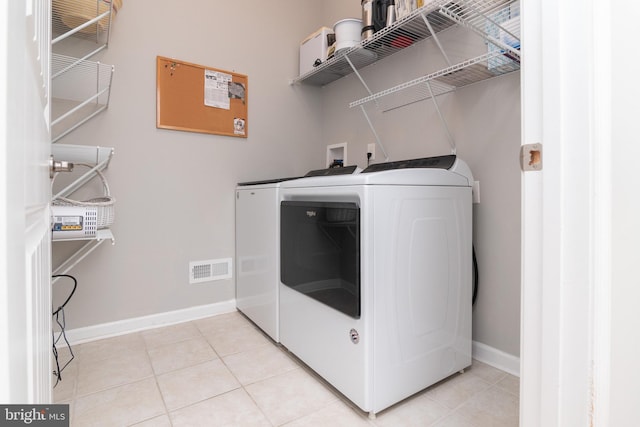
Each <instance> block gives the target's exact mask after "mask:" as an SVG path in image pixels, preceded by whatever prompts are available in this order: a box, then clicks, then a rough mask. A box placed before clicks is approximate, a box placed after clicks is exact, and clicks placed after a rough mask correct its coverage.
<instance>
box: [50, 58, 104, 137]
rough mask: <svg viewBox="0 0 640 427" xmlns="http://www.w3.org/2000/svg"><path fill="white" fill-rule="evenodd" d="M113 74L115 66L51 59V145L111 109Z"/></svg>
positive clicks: (77, 60) (76, 60)
mask: <svg viewBox="0 0 640 427" xmlns="http://www.w3.org/2000/svg"><path fill="white" fill-rule="evenodd" d="M113 71H114V67H113V66H112V65H108V64H103V63H100V62H93V61H88V60H82V59H78V58H73V57H69V56H64V55H58V54H54V55H52V59H51V74H52V78H51V80H52V85H51V96H52V103H51V136H52V142H56V141H58V140H59V139H60V138H62V137H63V136H65V135H66V134H68V133H69V132H71V131H72V130H74V129H75V128H77V127H78V126H80V125H81V124H83V123H84V122H86V121H87V120H89V119H90V118H92V117H94V116H95V115H96V114H98V113H100V112H101V111H103V110H105V109H106V108H107V107H108V106H109V96H110V91H111V81H112V78H113Z"/></svg>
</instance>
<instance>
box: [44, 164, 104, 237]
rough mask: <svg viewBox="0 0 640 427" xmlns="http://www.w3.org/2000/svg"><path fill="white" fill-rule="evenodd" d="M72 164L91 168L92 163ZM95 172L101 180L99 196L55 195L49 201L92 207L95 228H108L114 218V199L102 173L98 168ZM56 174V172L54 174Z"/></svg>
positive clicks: (56, 204) (55, 204) (53, 203)
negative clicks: (80, 197) (87, 197)
mask: <svg viewBox="0 0 640 427" xmlns="http://www.w3.org/2000/svg"><path fill="white" fill-rule="evenodd" d="M74 166H84V167H88V168H93V166H92V165H89V164H85V163H75V164H74ZM95 173H96V175H97V176H98V177H99V178H100V180H101V181H102V188H103V191H104V195H102V196H99V197H93V198H90V199H87V200H83V201H80V200H74V199H71V198H69V197H63V196H59V197H56V198H55V199H54V200H53V201H52V202H51V204H52V205H53V206H78V207H94V208H96V209H97V220H96V222H97V224H96V226H97V228H98V229H102V228H108V227H110V226H111V225H112V224H113V222H114V220H115V206H114V205H115V201H116V200H115V198H113V197H112V196H111V190H110V189H109V184H108V182H107V179H106V178H105V176H104V174H103V173H102V172H101V171H100V170H98V169H96V170H95ZM57 175H58V174H56V175H55V176H57ZM55 176H54V180H53V181H52V182H51V185H52V186H53V183H54V182H55Z"/></svg>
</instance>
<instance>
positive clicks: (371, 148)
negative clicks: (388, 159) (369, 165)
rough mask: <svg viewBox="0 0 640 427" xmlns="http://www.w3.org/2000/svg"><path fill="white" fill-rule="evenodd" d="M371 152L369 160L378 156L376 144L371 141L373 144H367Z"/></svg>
mask: <svg viewBox="0 0 640 427" xmlns="http://www.w3.org/2000/svg"><path fill="white" fill-rule="evenodd" d="M368 153H371V156H370V157H369V160H373V159H375V158H376V144H375V142H374V143H371V144H367V154H368Z"/></svg>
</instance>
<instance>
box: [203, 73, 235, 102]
mask: <svg viewBox="0 0 640 427" xmlns="http://www.w3.org/2000/svg"><path fill="white" fill-rule="evenodd" d="M230 82H231V74H227V73H221V72H219V71H211V70H204V105H206V106H208V107H215V108H223V109H225V110H228V109H229V108H230V101H229V83H230Z"/></svg>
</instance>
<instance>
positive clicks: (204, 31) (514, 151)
mask: <svg viewBox="0 0 640 427" xmlns="http://www.w3.org/2000/svg"><path fill="white" fill-rule="evenodd" d="M212 3H213V2H209V1H205V0H197V1H196V0H193V1H191V2H189V7H188V8H187V7H186V6H185V5H184V4H185V3H184V2H180V3H178V2H162V3H161V6H160V5H159V2H151V1H150V0H136V1H132V2H127V3H125V5H124V7H123V9H122V11H121V12H120V14H119V15H118V17H117V21H116V22H115V25H114V32H113V37H112V41H111V44H110V46H109V49H108V51H107V52H106V53H105V54H104V58H103V60H104V62H107V63H111V64H114V65H115V66H116V75H115V78H114V84H113V91H112V100H111V105H110V107H109V110H108V112H107V113H106V114H103V115H101V116H99V117H98V118H96V119H93V120H92V121H91V122H89V123H87V124H86V125H84V126H83V127H81V128H80V129H78V130H76V131H75V132H73V133H72V134H70V135H69V136H68V137H66V138H65V139H64V140H63V141H61V142H64V143H77V144H90V145H94V144H95V145H104V146H114V147H115V148H116V156H115V157H114V160H113V162H112V164H111V166H110V167H109V170H108V177H109V181H110V184H111V186H112V192H113V194H114V195H115V196H116V197H117V207H116V209H117V210H116V213H117V220H116V224H115V225H114V227H113V229H114V234H115V235H116V238H117V243H116V245H115V246H113V247H110V246H108V245H103V246H102V247H100V248H99V249H98V250H97V251H96V253H94V254H92V255H91V256H90V257H89V258H87V259H86V260H85V261H84V262H83V263H82V264H81V265H79V266H78V267H77V268H76V269H74V271H73V274H74V275H76V276H77V277H78V278H79V280H80V286H79V290H78V293H77V295H76V296H75V297H74V299H73V300H72V302H71V303H70V306H69V309H68V310H67V313H68V319H67V320H68V323H69V325H68V327H70V328H77V327H81V326H88V325H95V324H100V323H104V322H109V321H115V320H121V319H127V318H132V317H137V316H142V315H147V314H154V313H161V312H164V311H170V310H177V309H182V308H188V307H191V306H195V305H201V304H210V303H215V302H218V301H225V300H228V299H230V298H233V295H234V288H233V287H234V281H233V280H229V281H223V282H211V283H208V284H202V285H189V284H188V276H187V266H188V262H189V261H190V260H203V259H211V258H222V257H230V256H233V254H234V232H233V228H234V227H233V224H234V204H233V203H234V201H233V195H234V192H233V189H234V186H235V184H236V182H238V181H247V180H252V179H263V178H270V177H278V176H289V175H298V174H302V173H304V172H306V171H307V170H309V169H311V168H321V167H324V163H325V156H326V146H327V145H329V144H336V143H342V142H347V143H348V159H349V162H348V163H350V164H358V165H359V166H360V167H366V164H367V161H366V147H367V144H368V143H371V142H374V141H375V139H374V137H373V134H372V132H371V130H370V129H369V127H368V125H367V123H366V121H365V119H364V116H363V114H362V113H361V111H360V109H359V108H354V109H349V108H348V104H349V102H351V101H354V100H356V99H360V98H362V97H363V96H365V95H366V94H367V93H366V91H365V90H364V88H363V87H362V85H361V84H360V82H359V81H358V80H357V79H356V77H355V76H353V75H351V76H348V77H345V78H343V79H340V80H338V81H336V82H334V83H333V84H331V85H329V86H327V87H324V88H311V87H307V86H304V85H296V86H289V85H288V80H289V79H290V78H292V77H294V76H295V75H296V74H297V69H298V62H297V61H298V44H299V42H300V41H301V40H302V39H303V38H304V37H306V36H307V35H308V34H309V33H311V32H313V31H314V30H316V29H317V28H318V27H320V26H322V25H324V26H328V27H332V26H333V24H334V23H335V22H336V21H337V20H339V19H342V18H346V17H359V16H360V3H359V2H357V1H352V2H349V3H347V2H344V1H342V0H327V1H325V2H323V3H322V4H320V2H313V1H310V0H306V1H299V0H297V1H296V0H288V1H283V2H280V3H281V4H279V5H278V8H277V9H278V10H272V9H271V7H270V4H268V3H264V2H252V3H251V6H248V5H246V4H245V3H242V2H240V3H237V4H234V5H233V6H231V5H228V4H226V3H224V2H215V6H214V5H212ZM177 16H180V19H175V18H176V17H177ZM217 17H224V18H222V19H221V20H220V22H218V21H217V20H216V18H217ZM233 17H237V18H233ZM182 22H188V24H182ZM238 28H242V29H244V31H238ZM232 31H233V32H235V33H236V36H235V37H231V36H229V34H230V33H231V32H232ZM243 33H244V34H243ZM442 38H443V41H444V42H449V46H452V48H451V51H449V54H450V55H451V56H452V60H453V61H454V62H455V61H456V59H459V58H462V57H464V56H466V55H468V54H469V53H471V52H475V51H479V53H482V50H483V49H484V45H483V44H482V43H481V42H478V40H477V39H476V38H475V37H468V34H466V33H465V32H460V31H459V30H454V31H447V32H446V33H445V34H442ZM156 55H162V56H169V57H176V58H178V59H181V60H185V61H188V62H195V63H200V64H204V65H209V66H212V67H216V68H222V69H229V70H233V71H236V72H239V73H242V74H247V75H248V76H249V99H250V103H249V135H250V137H249V138H247V139H246V140H245V139H238V138H229V137H218V136H211V135H204V134H191V133H186V132H174V131H166V130H158V129H156V128H155V92H154V91H155V74H154V72H155V57H156ZM443 64H444V62H443V60H442V57H441V55H439V54H438V53H437V51H436V50H435V48H434V46H433V43H431V42H429V41H427V42H422V43H418V44H416V45H414V46H412V47H411V48H409V49H406V50H405V51H403V52H402V53H401V54H399V55H395V56H394V57H393V58H387V59H385V60H383V61H380V62H378V63H376V64H374V65H372V66H370V67H368V68H367V69H365V70H363V71H362V75H363V77H364V78H365V79H366V81H367V83H368V84H369V85H370V87H371V88H372V90H373V91H374V92H375V91H378V90H381V89H386V88H388V87H390V86H393V85H395V84H397V83H400V82H403V81H406V80H409V79H411V78H414V77H418V76H421V75H423V74H426V73H428V72H430V71H433V70H435V69H438V68H440V67H442V66H443ZM438 102H439V106H440V109H441V111H442V113H443V115H444V116H445V119H446V121H447V123H448V125H449V128H450V131H451V134H452V135H453V138H454V140H455V142H456V146H457V150H458V155H460V156H461V157H462V158H463V159H464V160H465V161H466V162H467V163H468V164H469V166H470V167H471V169H472V171H473V173H474V177H475V179H476V180H478V181H480V187H481V192H480V193H481V203H480V204H479V205H475V206H474V243H475V247H476V251H477V255H478V261H479V268H480V293H479V297H478V302H477V304H476V306H475V308H474V319H473V320H474V330H473V334H474V336H473V339H474V340H476V341H478V342H481V343H483V344H486V345H488V346H491V347H494V348H496V349H499V350H501V351H504V352H506V353H509V354H512V355H516V356H517V355H519V345H520V335H519V328H520V327H519V324H520V172H519V168H518V160H517V159H518V157H517V156H518V150H519V144H520V80H519V74H518V73H515V74H512V75H509V76H506V77H499V78H494V79H491V80H489V81H485V82H483V83H480V84H476V85H473V86H470V87H467V88H464V89H460V90H458V91H456V92H455V93H453V94H448V95H445V96H442V97H439V98H438ZM367 111H368V112H369V114H370V117H371V118H372V120H373V122H374V125H375V126H376V131H377V132H378V134H379V135H380V138H381V140H382V142H383V145H384V147H385V149H386V150H387V152H388V154H389V157H390V160H400V159H406V158H412V157H423V156H430V155H440V154H448V153H449V150H450V148H449V143H448V142H447V138H446V134H445V132H444V128H443V126H442V124H441V122H440V121H439V119H438V117H437V114H436V110H435V108H434V106H433V103H432V102H431V101H422V102H418V103H415V104H412V105H410V106H406V107H402V108H399V109H395V110H393V111H390V112H386V113H381V112H379V111H378V110H376V109H375V108H373V107H372V106H367ZM376 154H377V157H376V160H375V162H379V161H382V160H383V158H382V152H381V150H379V149H378V150H377V153H376ZM56 246H58V248H57V249H56V251H57V254H58V255H60V254H61V253H63V252H64V251H65V250H67V249H66V248H64V247H60V246H67V244H64V245H60V244H56Z"/></svg>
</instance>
